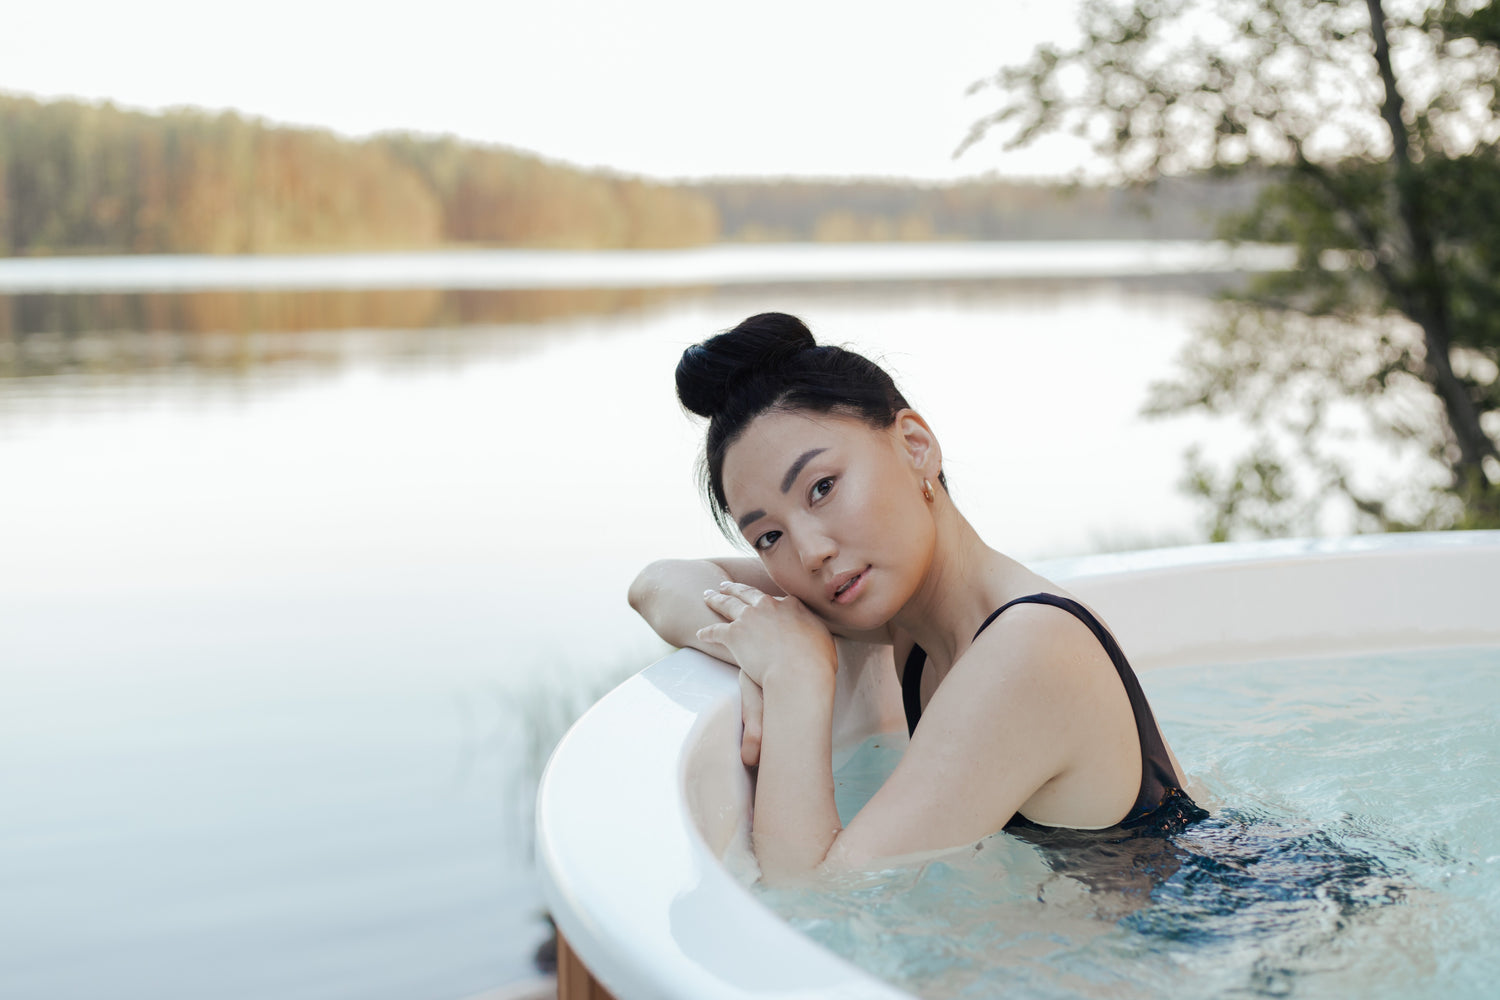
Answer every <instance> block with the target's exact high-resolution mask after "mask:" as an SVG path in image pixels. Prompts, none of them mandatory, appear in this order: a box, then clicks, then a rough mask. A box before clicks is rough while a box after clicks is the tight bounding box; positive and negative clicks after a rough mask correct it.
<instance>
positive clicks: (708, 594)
mask: <svg viewBox="0 0 1500 1000" xmlns="http://www.w3.org/2000/svg"><path fill="white" fill-rule="evenodd" d="M717 593H718V591H717V590H705V591H704V592H703V596H704V597H712V596H714V595H715V594H717Z"/></svg>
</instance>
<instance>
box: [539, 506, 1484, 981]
mask: <svg viewBox="0 0 1500 1000" xmlns="http://www.w3.org/2000/svg"><path fill="white" fill-rule="evenodd" d="M1036 568H1037V569H1038V570H1039V571H1040V572H1042V573H1043V575H1045V576H1047V577H1049V578H1050V579H1052V580H1055V581H1056V582H1057V583H1059V584H1061V585H1063V586H1065V587H1067V589H1068V590H1069V591H1071V592H1072V593H1074V594H1076V595H1077V596H1078V597H1079V598H1080V599H1082V600H1083V601H1085V602H1087V603H1088V604H1089V605H1090V606H1091V607H1093V609H1094V610H1095V611H1096V612H1098V613H1099V614H1100V615H1101V616H1102V617H1103V618H1104V620H1105V621H1106V622H1108V624H1109V626H1110V628H1111V630H1112V631H1113V632H1114V633H1115V635H1116V637H1117V638H1118V639H1119V640H1120V643H1121V645H1122V646H1123V647H1124V649H1125V651H1126V653H1127V654H1128V655H1129V657H1130V660H1131V663H1132V665H1133V666H1134V667H1135V669H1136V670H1137V671H1138V672H1139V671H1147V670H1153V669H1159V668H1162V667H1169V666H1180V665H1187V664H1212V663H1243V662H1253V661H1258V660H1273V659H1278V658H1285V657H1289V656H1315V655H1324V654H1327V655H1350V654H1359V653H1372V652H1381V651H1396V650H1410V649H1426V648H1444V647H1454V646H1493V645H1500V532H1497V531H1487V532H1444V533H1433V534H1406V535H1369V536H1357V537H1353V538H1345V539H1332V540H1313V541H1274V542H1261V543H1247V544H1234V545H1213V546H1195V547H1188V548H1177V549H1160V550H1152V551H1146V552H1137V553H1127V554H1118V555H1101V556H1090V557H1085V558H1079V559H1070V560H1059V561H1055V562H1051V563H1047V564H1039V565H1037V567H1036ZM879 674H880V672H879V671H869V672H868V673H867V675H866V680H865V683H862V684H861V685H857V687H858V690H856V691H853V692H851V691H849V690H847V685H846V690H845V691H843V692H842V694H841V697H843V698H844V699H845V700H846V702H847V705H848V707H847V708H846V710H844V711H843V712H842V716H843V718H842V723H841V726H840V730H839V732H838V734H837V737H838V742H839V744H840V745H841V746H852V745H856V744H857V743H858V742H860V741H861V740H863V739H864V738H865V737H866V736H868V735H870V734H872V733H874V732H882V731H889V730H890V729H891V728H893V726H895V725H897V724H899V721H900V720H899V716H893V715H892V710H891V709H892V705H893V704H894V705H895V706H896V707H897V708H899V701H896V702H894V703H892V702H891V701H890V700H889V697H887V696H888V695H889V694H890V691H889V685H885V686H882V685H881V684H879V683H875V682H874V681H872V680H871V679H872V678H876V677H878V676H879ZM887 675H888V672H887ZM739 733H740V718H739V687H738V681H737V677H736V671H735V669H734V668H733V667H730V666H729V665H727V664H725V663H722V662H720V661H718V660H715V659H713V658H711V657H708V656H705V655H703V654H701V653H698V652H696V651H693V650H681V651H678V652H675V653H672V654H671V655H669V656H667V657H665V658H664V659H662V660H660V661H658V662H657V663H655V664H652V665H651V666H650V667H648V668H646V669H645V670H643V671H642V672H641V673H639V674H637V675H636V676H634V677H632V678H630V679H629V680H627V681H626V682H625V683H623V684H621V685H620V686H619V687H618V688H616V689H615V690H614V691H612V692H611V693H610V694H608V695H607V696H605V697H604V698H603V699H602V700H600V701H599V703H598V704H596V705H595V706H594V707H593V708H591V709H590V710H589V712H588V713H587V714H586V715H584V717H583V718H582V719H580V720H579V721H578V723H577V724H576V725H575V726H574V727H573V728H572V729H571V730H570V731H569V732H568V734H567V736H566V737H564V739H563V741H562V742H561V743H560V744H559V745H558V747H557V749H556V751H555V752H554V753H553V755H552V759H551V761H550V762H549V764H548V767H547V771H546V773H545V775H544V776H543V779H542V785H541V790H540V792H539V795H538V799H537V850H538V860H539V864H540V869H541V875H542V881H543V885H544V891H545V894H546V898H547V902H548V905H549V907H550V908H551V913H552V916H553V919H554V920H555V921H556V923H557V926H558V929H559V932H560V933H561V935H562V936H563V937H564V938H565V940H566V941H567V942H568V945H569V946H570V948H571V951H572V952H573V953H574V954H576V955H577V957H578V958H579V959H581V961H582V962H583V963H584V964H585V965H586V966H587V967H588V969H589V970H590V972H591V973H592V975H593V976H594V977H596V978H597V980H598V982H599V983H600V984H602V985H603V986H604V987H605V988H606V989H608V990H609V991H610V992H611V993H613V994H614V995H615V996H616V997H618V998H620V1000H637V998H639V1000H645V998H656V997H660V998H673V1000H712V998H751V997H754V998H769V997H777V998H782V1000H792V998H799V997H809V998H811V997H820V998H826V997H834V998H838V997H851V998H852V997H862V998H864V997H868V998H906V997H909V994H907V993H905V992H903V991H901V990H899V989H897V988H896V987H894V986H892V985H891V984H889V983H887V982H885V981H883V980H880V979H876V978H874V977H872V976H870V975H869V974H868V973H866V972H864V971H863V970H861V969H858V968H856V967H855V966H853V965H851V964H850V963H848V962H847V961H845V960H844V959H842V958H840V957H838V956H837V955H834V954H833V953H831V952H829V951H827V950H825V949H824V948H822V947H821V946H820V945H817V944H815V943H814V942H813V941H811V940H810V939H808V938H806V937H804V936H803V935H802V934H800V933H798V932H797V931H795V930H793V929H792V928H791V927H790V926H789V925H788V924H786V923H785V922H784V921H782V919H781V918H780V917H778V916H777V915H776V914H775V913H774V912H772V911H771V910H770V909H768V908H767V907H766V906H764V905H763V904H762V903H761V902H760V901H759V900H758V899H756V898H755V896H754V895H752V894H751V892H750V891H749V890H748V889H747V888H746V886H745V885H744V884H743V882H742V881H741V879H740V878H738V877H736V875H735V874H733V873H732V871H731V869H730V867H729V866H727V865H726V864H725V862H724V859H725V857H726V855H732V854H734V853H735V852H736V851H743V850H744V849H745V845H746V844H747V843H748V817H749V805H750V780H749V776H748V774H747V772H746V770H745V768H744V767H743V766H742V765H741V763H740V759H739Z"/></svg>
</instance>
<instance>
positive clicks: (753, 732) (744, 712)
mask: <svg viewBox="0 0 1500 1000" xmlns="http://www.w3.org/2000/svg"><path fill="white" fill-rule="evenodd" d="M765 712H766V696H765V695H764V694H763V693H762V692H761V690H760V685H759V684H757V683H755V682H754V681H752V680H751V679H750V675H749V674H747V673H745V672H744V671H743V670H741V671H740V720H741V721H742V722H743V723H744V732H743V733H742V734H741V736H740V760H741V761H743V762H744V765H745V766H746V767H754V766H755V765H757V764H759V763H760V735H761V731H762V728H763V726H764V722H765Z"/></svg>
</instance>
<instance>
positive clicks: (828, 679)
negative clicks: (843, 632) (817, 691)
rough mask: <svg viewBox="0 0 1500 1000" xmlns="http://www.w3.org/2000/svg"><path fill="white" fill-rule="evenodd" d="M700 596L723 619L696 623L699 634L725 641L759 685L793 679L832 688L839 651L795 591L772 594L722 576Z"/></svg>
mask: <svg viewBox="0 0 1500 1000" xmlns="http://www.w3.org/2000/svg"><path fill="white" fill-rule="evenodd" d="M703 601H704V603H705V604H707V605H708V607H709V608H711V609H712V610H713V611H714V612H715V613H716V614H718V615H719V616H720V617H722V618H724V619H725V620H724V621H723V622H720V623H718V624H715V625H708V626H705V627H703V628H700V629H699V630H698V633H697V637H698V638H699V639H700V640H702V641H704V642H709V643H716V644H718V645H720V646H723V647H724V648H725V649H727V650H729V652H730V653H731V654H732V655H733V657H734V662H735V663H738V664H739V666H740V669H741V670H743V671H744V672H745V674H746V676H748V677H749V679H750V680H751V681H753V682H754V683H755V684H756V685H757V686H758V687H760V688H765V687H766V684H767V682H768V679H769V678H771V677H773V676H774V677H775V678H776V680H775V681H773V682H772V683H778V684H779V683H783V682H784V681H785V680H795V681H796V682H798V683H810V684H817V685H819V686H821V687H826V689H827V691H828V693H829V696H830V697H831V696H832V693H833V684H834V677H835V674H836V673H837V670H838V651H837V649H836V648H835V646H834V641H833V634H832V633H831V632H829V631H828V626H827V625H825V624H824V623H823V621H822V619H820V618H819V617H818V616H817V615H815V614H813V613H812V612H811V611H809V610H808V609H807V606H806V605H804V604H803V603H802V602H801V601H799V600H797V599H796V598H795V597H772V596H770V595H769V594H766V593H764V592H763V591H760V590H757V589H756V588H754V587H752V586H750V585H749V584H744V583H731V582H728V581H726V582H724V583H721V584H719V588H718V589H717V590H706V591H704V593H703Z"/></svg>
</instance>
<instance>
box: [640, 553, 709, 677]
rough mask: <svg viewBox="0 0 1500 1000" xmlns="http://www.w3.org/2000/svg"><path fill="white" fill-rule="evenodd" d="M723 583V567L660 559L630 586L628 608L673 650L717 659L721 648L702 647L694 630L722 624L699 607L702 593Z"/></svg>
mask: <svg viewBox="0 0 1500 1000" xmlns="http://www.w3.org/2000/svg"><path fill="white" fill-rule="evenodd" d="M725 579H726V574H725V570H724V567H723V566H721V565H719V564H718V563H715V562H713V561H711V560H708V559H660V560H657V561H656V562H654V563H652V564H651V565H649V566H647V567H646V568H645V569H643V570H641V572H640V574H639V575H638V576H636V578H635V582H634V583H632V584H631V585H630V593H629V600H630V606H631V607H632V608H634V609H635V610H636V612H637V613H638V614H639V615H640V616H641V617H642V618H644V619H645V620H646V624H648V625H650V626H651V628H652V629H653V630H655V632H656V634H657V635H659V636H661V637H662V638H663V639H665V640H666V641H667V642H669V643H671V644H672V645H674V646H678V647H683V646H691V647H692V648H693V649H699V650H702V651H703V652H705V653H708V654H709V655H711V656H717V657H719V658H720V659H723V658H725V657H727V656H728V655H729V654H728V650H726V649H725V648H724V647H723V646H720V645H717V644H712V643H705V642H703V641H701V640H700V639H699V638H698V636H697V633H698V630H699V629H701V628H703V627H704V626H705V625H712V624H714V623H715V622H720V621H723V619H722V618H720V617H719V616H718V615H716V614H714V613H713V611H712V610H710V609H709V608H708V607H707V606H706V605H705V604H704V603H703V592H704V591H705V590H712V589H713V588H715V587H717V586H718V585H719V584H720V583H722V582H723V581H724V580H725Z"/></svg>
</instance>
